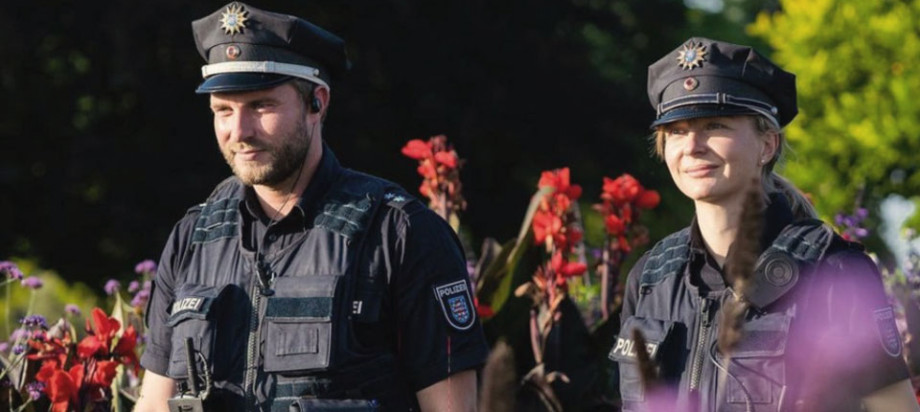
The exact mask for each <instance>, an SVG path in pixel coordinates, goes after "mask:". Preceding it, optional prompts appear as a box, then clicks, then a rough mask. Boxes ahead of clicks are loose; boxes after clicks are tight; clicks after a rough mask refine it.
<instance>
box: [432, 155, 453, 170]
mask: <svg viewBox="0 0 920 412" xmlns="http://www.w3.org/2000/svg"><path fill="white" fill-rule="evenodd" d="M434 160H437V161H438V163H440V164H442V165H444V166H447V167H449V168H451V169H453V168H456V167H457V154H456V153H454V152H453V151H450V152H437V153H435V154H434Z"/></svg>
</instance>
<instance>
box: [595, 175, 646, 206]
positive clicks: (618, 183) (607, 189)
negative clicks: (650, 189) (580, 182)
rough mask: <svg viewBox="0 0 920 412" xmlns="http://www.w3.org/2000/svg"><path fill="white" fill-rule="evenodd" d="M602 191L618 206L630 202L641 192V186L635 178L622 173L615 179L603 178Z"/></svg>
mask: <svg viewBox="0 0 920 412" xmlns="http://www.w3.org/2000/svg"><path fill="white" fill-rule="evenodd" d="M603 191H604V194H606V195H607V196H609V197H610V200H612V201H613V204H614V205H616V206H620V205H622V204H625V203H630V202H632V201H633V200H634V199H635V198H636V196H638V195H639V192H641V191H642V185H640V184H639V181H638V180H636V178H634V177H632V176H631V175H629V174H626V173H624V174H623V175H621V176H620V177H618V178H616V179H610V178H607V177H605V178H604V186H603Z"/></svg>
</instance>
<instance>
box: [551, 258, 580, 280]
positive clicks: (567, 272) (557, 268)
mask: <svg viewBox="0 0 920 412" xmlns="http://www.w3.org/2000/svg"><path fill="white" fill-rule="evenodd" d="M550 267H552V268H553V271H554V272H556V274H557V275H560V276H561V277H562V278H563V279H568V278H570V277H573V276H578V275H581V274H582V273H585V271H586V270H588V266H587V265H585V264H584V263H578V262H569V261H567V260H565V259H564V258H563V257H562V253H561V252H556V253H554V254H553V257H552V258H550Z"/></svg>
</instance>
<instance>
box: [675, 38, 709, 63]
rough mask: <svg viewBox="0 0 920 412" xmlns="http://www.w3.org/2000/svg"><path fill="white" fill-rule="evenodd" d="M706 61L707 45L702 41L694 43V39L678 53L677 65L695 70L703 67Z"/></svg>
mask: <svg viewBox="0 0 920 412" xmlns="http://www.w3.org/2000/svg"><path fill="white" fill-rule="evenodd" d="M704 61H706V47H705V46H703V44H702V43H700V44H694V43H693V42H692V41H691V42H688V43H687V44H685V45H684V48H683V49H681V50H680V51H679V52H678V53H677V65H678V66H680V67H681V68H682V69H684V70H693V69H695V68H697V67H703V62H704Z"/></svg>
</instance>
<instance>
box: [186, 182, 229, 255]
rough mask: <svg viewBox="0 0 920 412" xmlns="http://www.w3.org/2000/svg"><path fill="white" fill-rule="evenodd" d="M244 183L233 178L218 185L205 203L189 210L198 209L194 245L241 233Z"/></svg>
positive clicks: (193, 234)
mask: <svg viewBox="0 0 920 412" xmlns="http://www.w3.org/2000/svg"><path fill="white" fill-rule="evenodd" d="M241 189H242V183H241V182H240V181H239V180H238V179H237V178H236V177H235V176H231V177H229V178H227V179H224V181H223V182H221V183H220V184H218V185H217V187H215V188H214V190H213V191H212V192H211V194H210V195H209V196H208V200H207V201H206V202H205V203H202V204H200V205H197V206H194V207H192V208H191V209H189V213H191V211H192V210H193V209H198V210H199V214H198V218H197V219H196V220H195V228H194V231H193V233H192V243H204V242H210V241H214V240H217V239H222V238H226V237H232V236H236V235H237V233H238V232H239V227H238V226H239V222H238V215H239V211H238V208H239V202H240V199H242V197H241V196H242V195H241V192H242V191H241Z"/></svg>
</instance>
